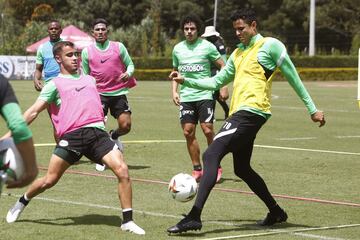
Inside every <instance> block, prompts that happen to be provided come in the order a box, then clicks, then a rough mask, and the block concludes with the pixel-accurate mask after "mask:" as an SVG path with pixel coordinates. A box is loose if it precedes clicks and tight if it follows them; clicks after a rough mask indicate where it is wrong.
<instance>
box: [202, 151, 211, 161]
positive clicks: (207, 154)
mask: <svg viewBox="0 0 360 240" xmlns="http://www.w3.org/2000/svg"><path fill="white" fill-rule="evenodd" d="M212 156H213V155H212V154H211V153H210V151H209V150H208V149H206V151H205V152H204V153H203V155H202V157H203V162H204V163H205V162H207V161H209V159H210V158H211V157H212Z"/></svg>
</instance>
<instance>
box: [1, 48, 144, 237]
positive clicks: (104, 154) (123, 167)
mask: <svg viewBox="0 0 360 240" xmlns="http://www.w3.org/2000/svg"><path fill="white" fill-rule="evenodd" d="M53 51H54V56H55V59H56V61H57V62H58V63H59V65H60V74H59V76H58V77H56V78H54V79H53V80H52V81H51V82H49V83H48V84H46V85H45V86H44V88H43V89H42V91H41V93H40V96H39V97H38V99H37V100H36V101H35V103H34V104H33V105H32V106H31V107H30V108H29V109H28V110H26V111H25V113H24V118H25V120H26V121H27V122H28V123H29V124H30V123H31V122H32V121H34V120H35V119H36V117H37V116H38V114H39V113H40V112H41V111H43V110H44V109H46V108H47V106H48V105H49V103H56V104H57V106H58V111H57V112H52V115H51V119H52V121H53V123H54V126H55V128H56V131H57V135H58V136H59V137H60V141H59V142H58V144H57V145H56V147H55V150H54V152H53V155H52V156H51V158H50V163H49V166H48V171H47V173H46V175H45V176H44V177H41V178H38V179H37V180H35V181H34V183H33V184H32V185H31V186H30V188H29V189H28V190H27V191H26V192H25V194H24V195H23V196H21V197H20V199H19V200H18V201H17V202H16V203H15V205H14V206H13V207H12V208H11V209H10V210H9V212H8V214H7V216H6V221H7V222H8V223H12V222H15V221H16V220H17V219H18V218H19V216H20V214H21V213H22V211H23V210H24V208H25V207H26V206H27V205H28V203H29V202H30V200H31V199H32V198H34V197H35V196H37V195H39V194H40V193H42V192H44V191H45V190H47V189H49V188H51V187H53V186H54V185H56V183H57V182H58V181H59V180H60V178H61V176H62V175H63V174H64V172H65V171H66V169H68V168H69V167H70V166H71V165H72V164H74V163H76V162H77V161H78V160H80V158H81V157H82V156H83V155H84V156H86V157H87V158H89V159H90V160H91V161H93V162H97V163H102V164H106V165H107V166H108V167H109V168H110V169H111V170H112V171H113V172H114V174H115V175H116V177H117V179H118V196H119V199H120V204H121V207H122V209H123V210H122V214H123V222H122V225H121V229H122V230H123V231H130V232H133V233H135V234H140V235H143V234H145V231H144V230H143V229H142V228H140V227H139V226H138V225H136V224H135V223H134V221H133V218H132V214H133V211H132V188H131V180H130V177H129V172H128V166H127V164H126V163H125V161H124V158H123V155H122V153H121V152H120V150H119V149H118V147H117V145H116V144H115V143H114V142H113V141H111V139H110V138H109V135H108V133H107V132H106V131H104V129H105V126H104V115H103V110H102V107H101V101H100V97H99V94H98V92H97V89H96V85H95V79H94V78H93V77H91V76H89V75H82V76H79V75H78V52H77V50H76V49H75V48H74V44H73V43H72V42H69V41H61V42H59V43H57V44H55V45H54V50H53Z"/></svg>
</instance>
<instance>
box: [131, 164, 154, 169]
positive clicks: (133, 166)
mask: <svg viewBox="0 0 360 240" xmlns="http://www.w3.org/2000/svg"><path fill="white" fill-rule="evenodd" d="M128 168H129V169H130V170H141V169H146V168H150V166H135V165H128Z"/></svg>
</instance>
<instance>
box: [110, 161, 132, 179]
mask: <svg viewBox="0 0 360 240" xmlns="http://www.w3.org/2000/svg"><path fill="white" fill-rule="evenodd" d="M113 171H114V173H115V175H116V177H117V179H118V180H119V182H122V181H129V179H130V177H129V169H128V166H127V165H126V164H125V163H124V164H120V165H119V166H117V167H116V168H115V169H113Z"/></svg>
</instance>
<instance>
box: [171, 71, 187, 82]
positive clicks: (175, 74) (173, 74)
mask: <svg viewBox="0 0 360 240" xmlns="http://www.w3.org/2000/svg"><path fill="white" fill-rule="evenodd" d="M170 77H171V79H172V80H173V81H175V82H177V83H179V84H183V83H184V77H183V76H181V74H180V73H179V72H177V71H174V72H171V74H170Z"/></svg>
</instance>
